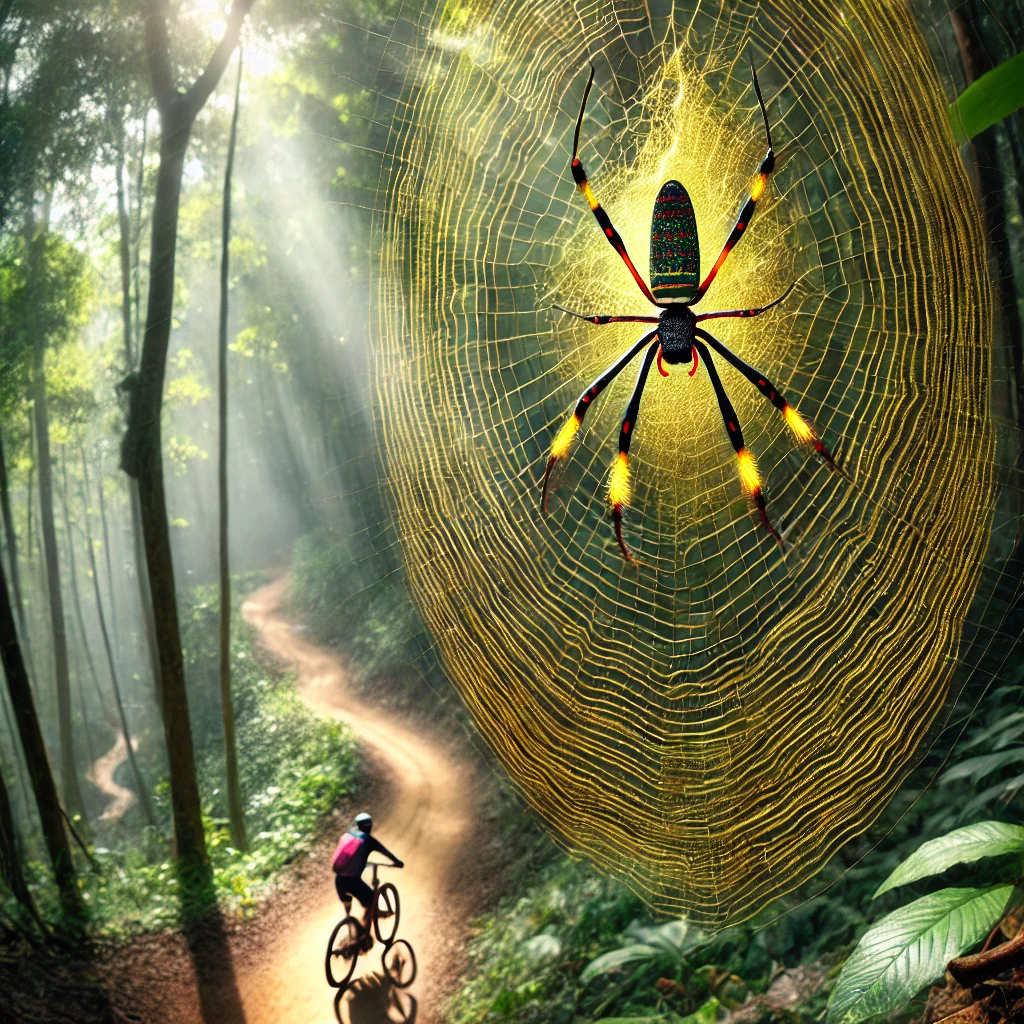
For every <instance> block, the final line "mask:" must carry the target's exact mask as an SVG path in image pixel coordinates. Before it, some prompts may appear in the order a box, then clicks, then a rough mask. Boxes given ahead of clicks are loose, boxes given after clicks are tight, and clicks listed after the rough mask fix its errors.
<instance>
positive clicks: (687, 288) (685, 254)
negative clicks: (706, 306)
mask: <svg viewBox="0 0 1024 1024" xmlns="http://www.w3.org/2000/svg"><path fill="white" fill-rule="evenodd" d="M699 278H700V243H699V241H698V239H697V218H696V217H695V216H694V213H693V203H692V202H690V194H689V193H688V192H687V191H686V189H685V188H684V187H683V186H682V184H681V183H680V182H678V181H666V182H665V184H664V185H662V186H661V191H660V192H659V193H658V198H657V199H656V200H655V201H654V214H653V216H652V217H651V291H652V292H653V293H654V297H655V298H656V299H657V300H658V301H659V302H666V301H671V302H683V303H687V302H693V301H694V300H695V299H696V298H697V292H698V288H699V287H700V280H699Z"/></svg>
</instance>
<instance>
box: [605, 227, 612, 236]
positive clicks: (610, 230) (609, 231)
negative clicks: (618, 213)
mask: <svg viewBox="0 0 1024 1024" xmlns="http://www.w3.org/2000/svg"><path fill="white" fill-rule="evenodd" d="M604 233H605V234H606V235H607V236H608V237H609V238H611V237H612V229H611V228H605V229H604Z"/></svg>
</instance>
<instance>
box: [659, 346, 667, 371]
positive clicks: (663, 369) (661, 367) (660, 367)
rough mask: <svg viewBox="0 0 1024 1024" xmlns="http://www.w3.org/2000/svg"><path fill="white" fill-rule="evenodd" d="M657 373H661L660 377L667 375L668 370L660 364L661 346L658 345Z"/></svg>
mask: <svg viewBox="0 0 1024 1024" xmlns="http://www.w3.org/2000/svg"><path fill="white" fill-rule="evenodd" d="M658 373H660V374H661V375H662V377H667V376H668V370H666V369H665V367H664V366H662V365H661V346H660V345H659V346H658Z"/></svg>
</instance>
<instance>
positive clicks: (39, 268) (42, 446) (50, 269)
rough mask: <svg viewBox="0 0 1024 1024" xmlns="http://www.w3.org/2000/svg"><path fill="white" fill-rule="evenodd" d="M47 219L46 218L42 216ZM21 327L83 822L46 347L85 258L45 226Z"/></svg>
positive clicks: (75, 293)
mask: <svg viewBox="0 0 1024 1024" xmlns="http://www.w3.org/2000/svg"><path fill="white" fill-rule="evenodd" d="M46 219H48V218H46ZM25 270H26V280H25V301H26V307H25V318H24V323H25V329H26V330H28V331H29V332H30V334H31V335H32V338H33V350H32V403H33V415H34V418H35V427H36V449H37V453H38V459H37V463H38V469H39V526H40V532H41V534H42V537H43V553H44V561H45V564H46V581H47V589H48V591H49V599H50V600H49V605H50V628H51V631H52V641H53V654H54V664H55V673H56V685H57V721H58V727H59V732H60V763H61V788H62V789H63V792H64V800H65V803H66V805H67V809H68V811H69V813H71V814H72V815H75V814H77V815H81V817H82V820H83V822H84V821H85V803H84V802H83V800H82V792H81V789H80V787H79V785H78V769H77V765H76V763H75V739H74V728H73V725H72V719H71V679H70V674H69V671H68V643H67V629H66V623H65V619H64V599H63V596H62V594H61V587H60V561H59V555H58V553H57V531H56V526H55V524H54V509H53V460H52V456H51V454H50V421H49V416H48V413H47V396H46V372H45V365H44V364H45V357H46V349H47V346H48V344H49V343H50V342H51V341H54V342H57V341H61V340H66V337H67V332H68V331H69V330H70V329H71V328H72V327H73V326H74V324H75V321H76V320H77V319H78V318H79V317H80V316H81V312H82V307H83V306H84V293H83V291H82V288H81V285H82V281H83V278H84V257H82V255H81V254H80V253H79V252H78V251H77V250H76V249H75V248H74V247H73V246H71V245H69V244H68V243H67V242H65V241H63V239H60V238H57V237H56V236H53V235H51V234H50V233H49V232H48V231H47V230H46V228H45V221H44V226H43V227H41V228H40V229H39V230H37V231H35V232H34V234H33V235H32V237H31V238H30V240H29V242H28V246H27V250H26V259H25Z"/></svg>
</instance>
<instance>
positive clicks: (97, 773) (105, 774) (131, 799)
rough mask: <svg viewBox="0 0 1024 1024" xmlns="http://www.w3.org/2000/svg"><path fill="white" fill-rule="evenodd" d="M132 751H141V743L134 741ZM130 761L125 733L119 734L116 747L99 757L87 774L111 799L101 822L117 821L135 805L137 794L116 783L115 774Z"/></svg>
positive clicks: (100, 818)
mask: <svg viewBox="0 0 1024 1024" xmlns="http://www.w3.org/2000/svg"><path fill="white" fill-rule="evenodd" d="M132 749H133V750H138V749H139V741H138V740H137V739H133V740H132ZM127 760H128V744H127V743H125V741H124V733H121V732H119V733H118V734H117V739H116V740H115V741H114V745H113V746H112V747H111V748H110V749H109V750H108V751H107V752H106V753H105V754H104V755H103V756H102V757H97V758H96V760H95V761H94V762H93V766H92V767H91V768H90V769H89V771H88V772H87V773H86V776H85V777H86V778H87V779H88V780H89V781H90V782H91V783H92V784H93V785H94V786H95V787H96V788H97V789H98V790H99V791H100V792H101V793H105V794H106V795H107V796H109V797H110V803H109V804H107V806H106V807H105V808H104V809H103V813H102V814H101V815H100V816H99V820H100V821H117V820H118V819H119V818H121V817H122V816H123V815H124V812H125V811H127V810H128V808H129V807H131V805H132V804H133V803H135V794H134V793H133V792H132V791H131V790H130V789H126V788H125V787H124V786H122V785H120V784H119V783H117V782H115V781H114V772H116V771H117V769H118V768H120V767H121V765H122V764H124V762H125V761H127Z"/></svg>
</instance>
